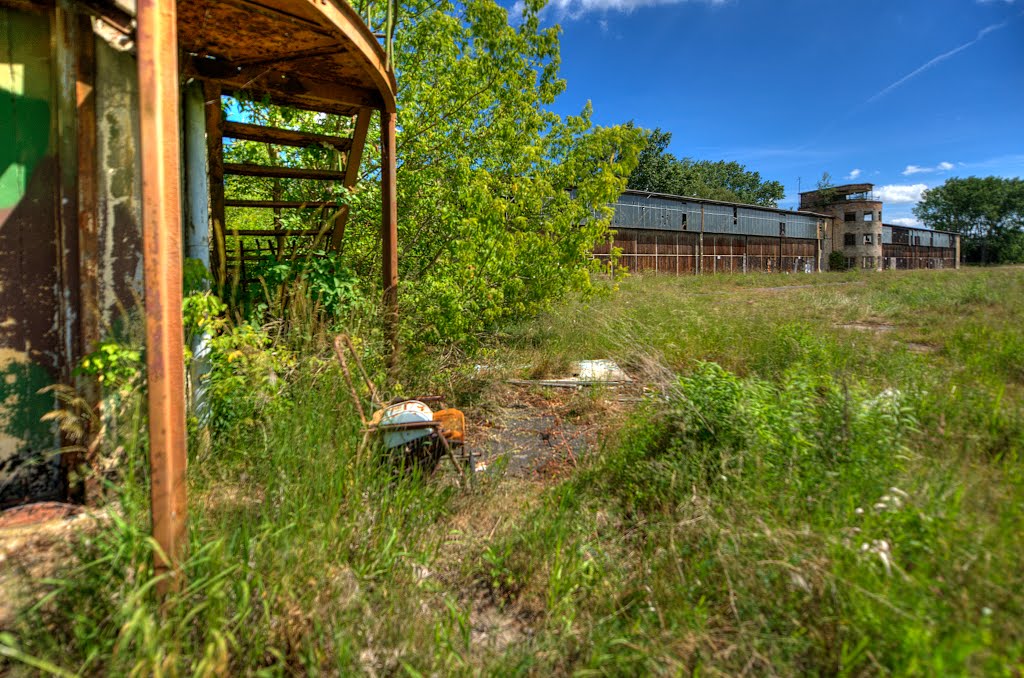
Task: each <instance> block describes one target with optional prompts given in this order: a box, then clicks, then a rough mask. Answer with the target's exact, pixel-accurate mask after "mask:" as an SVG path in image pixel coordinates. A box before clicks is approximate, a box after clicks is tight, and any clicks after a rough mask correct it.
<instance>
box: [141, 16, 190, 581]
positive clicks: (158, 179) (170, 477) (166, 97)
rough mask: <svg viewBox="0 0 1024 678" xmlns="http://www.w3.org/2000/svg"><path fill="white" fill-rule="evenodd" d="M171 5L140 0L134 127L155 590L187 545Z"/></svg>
mask: <svg viewBox="0 0 1024 678" xmlns="http://www.w3.org/2000/svg"><path fill="white" fill-rule="evenodd" d="M175 13H176V3H175V2H169V1H167V0H139V3H138V14H137V19H138V30H137V36H138V39H137V45H138V56H137V58H138V69H139V129H140V132H141V134H140V146H141V151H142V152H141V156H142V242H143V274H144V277H145V292H146V367H147V378H148V382H149V383H148V401H149V463H150V478H151V484H152V487H151V512H152V519H153V538H154V539H155V540H156V542H157V544H158V545H159V546H160V549H161V552H158V553H157V554H156V555H155V556H154V568H155V571H156V574H157V575H158V576H159V575H170V576H169V577H164V578H161V580H160V582H159V584H158V591H160V592H161V593H166V592H167V591H168V590H171V589H177V588H179V587H180V586H181V580H182V577H181V563H182V560H183V558H184V556H185V548H186V540H187V533H186V515H185V512H186V498H185V464H186V456H185V375H184V364H183V362H184V361H183V360H182V356H183V342H184V340H183V337H182V325H181V186H180V174H179V147H178V133H179V129H178V120H179V118H178V96H179V92H178V43H177V27H176V20H175Z"/></svg>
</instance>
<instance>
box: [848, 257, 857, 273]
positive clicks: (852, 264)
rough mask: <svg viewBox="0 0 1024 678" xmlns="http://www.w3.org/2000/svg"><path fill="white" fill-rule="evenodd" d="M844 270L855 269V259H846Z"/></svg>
mask: <svg viewBox="0 0 1024 678" xmlns="http://www.w3.org/2000/svg"><path fill="white" fill-rule="evenodd" d="M846 268H847V270H851V269H854V268H857V257H846Z"/></svg>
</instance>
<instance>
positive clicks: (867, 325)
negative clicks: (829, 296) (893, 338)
mask: <svg viewBox="0 0 1024 678" xmlns="http://www.w3.org/2000/svg"><path fill="white" fill-rule="evenodd" d="M836 327H838V328H840V329H844V330H857V331H859V332H892V331H894V330H895V329H896V326H895V325H892V324H890V323H871V322H863V323H841V324H839V325H836Z"/></svg>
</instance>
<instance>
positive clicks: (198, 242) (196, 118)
mask: <svg viewBox="0 0 1024 678" xmlns="http://www.w3.org/2000/svg"><path fill="white" fill-rule="evenodd" d="M206 155H207V148H206V98H205V96H203V85H202V84H201V83H200V82H198V81H192V82H191V83H189V84H188V85H187V86H186V87H185V182H186V184H185V200H186V207H187V210H186V215H187V221H186V224H185V256H186V257H188V258H189V259H196V260H198V261H199V262H200V263H201V264H202V265H203V267H204V268H205V269H206V270H207V271H209V270H210V185H209V183H208V181H207V174H206V173H207V167H206ZM190 348H191V349H192V364H191V365H190V366H189V381H190V382H191V386H192V388H191V394H192V412H193V414H194V415H195V417H196V419H197V420H198V421H199V425H200V426H202V427H203V428H204V429H205V428H206V426H207V424H208V423H209V419H210V403H209V399H208V398H207V395H206V391H207V388H206V379H205V378H204V377H205V375H207V374H209V372H210V369H211V365H210V333H209V332H201V333H198V334H196V335H195V336H194V337H192V338H191V346H190Z"/></svg>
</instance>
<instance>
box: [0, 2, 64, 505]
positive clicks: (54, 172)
mask: <svg viewBox="0 0 1024 678" xmlns="http://www.w3.org/2000/svg"><path fill="white" fill-rule="evenodd" d="M51 19H52V16H51V15H47V14H45V13H38V12H22V11H16V10H13V9H8V8H0V507H2V506H4V505H7V504H10V503H16V502H20V501H25V500H26V499H46V498H54V497H57V496H59V493H60V489H61V482H60V468H59V460H58V457H57V456H56V454H55V452H56V450H57V447H58V442H59V441H58V438H57V436H56V432H55V428H54V426H53V425H52V424H51V423H48V422H44V421H41V417H42V416H43V415H44V414H46V413H47V412H49V411H50V410H52V409H53V407H54V399H53V396H52V395H49V394H40V393H39V389H40V388H42V387H44V386H47V385H49V384H52V383H53V382H54V381H55V380H56V379H57V378H58V375H59V370H58V361H59V357H60V355H61V341H60V333H61V331H60V323H58V322H57V318H58V313H59V309H60V303H59V299H58V294H59V289H60V276H59V273H58V261H57V248H58V243H57V213H56V205H57V194H58V186H59V179H60V174H59V169H60V168H59V164H58V162H57V151H56V149H57V133H56V120H55V118H56V113H55V111H56V107H55V106H54V104H53V101H54V97H55V89H54V75H55V70H54V66H53V60H52V55H51V49H52V47H51V41H50V20H51Z"/></svg>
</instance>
